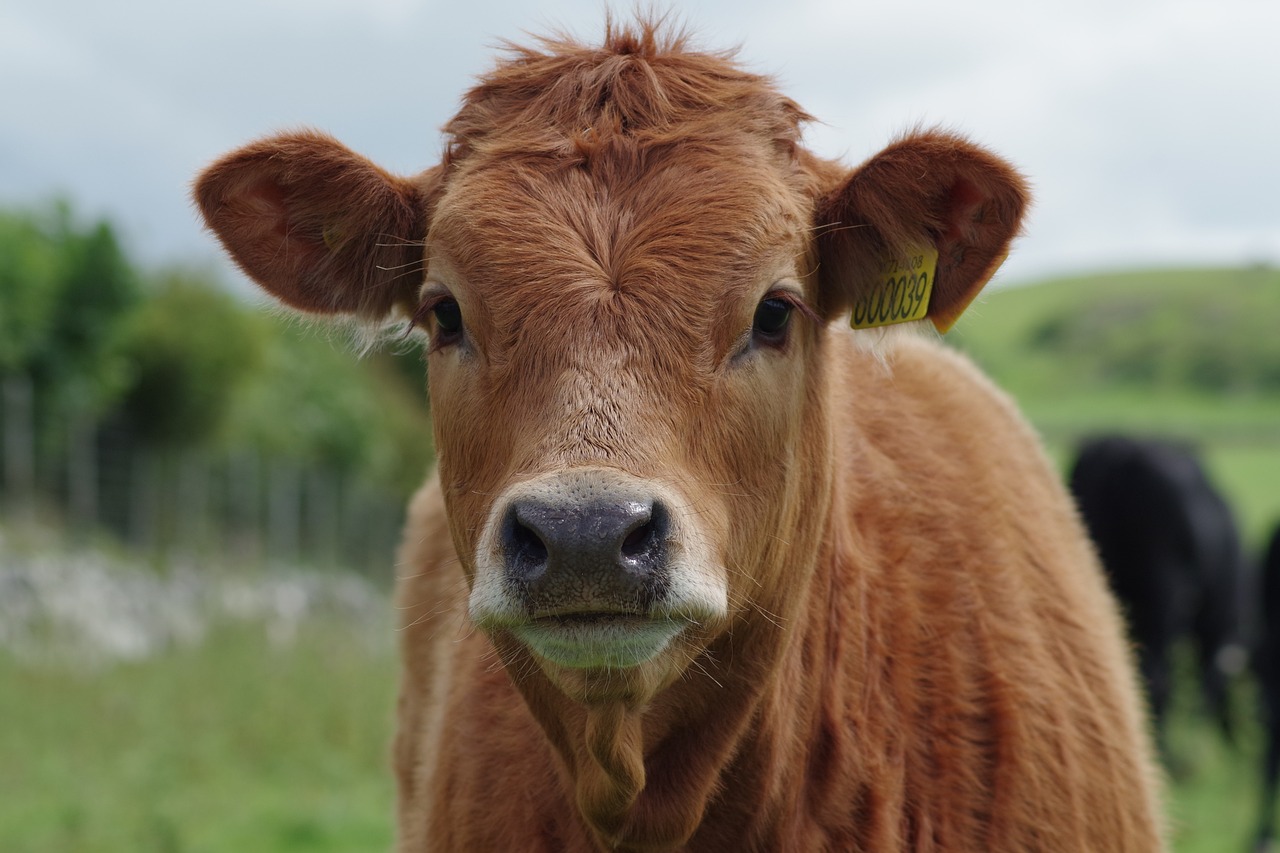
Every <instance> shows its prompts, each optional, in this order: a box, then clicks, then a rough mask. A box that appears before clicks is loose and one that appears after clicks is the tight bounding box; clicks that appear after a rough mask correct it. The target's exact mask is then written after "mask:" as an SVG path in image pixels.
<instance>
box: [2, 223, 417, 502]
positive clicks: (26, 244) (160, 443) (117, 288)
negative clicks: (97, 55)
mask: <svg viewBox="0 0 1280 853" xmlns="http://www.w3.org/2000/svg"><path fill="white" fill-rule="evenodd" d="M332 337H333V336H332V335H330V336H329V337H324V336H322V335H317V334H315V333H314V332H307V331H304V330H302V328H301V327H300V325H299V324H297V323H285V322H281V321H279V320H274V319H272V318H271V316H270V311H269V310H264V309H263V308H262V307H260V306H254V305H247V304H243V303H241V302H238V301H236V300H235V299H233V298H232V297H231V296H230V295H229V294H228V293H226V292H225V291H224V290H222V289H221V288H220V287H219V286H218V285H217V283H216V282H215V281H214V280H213V278H212V277H211V276H210V275H209V274H207V273H201V272H199V271H196V270H192V269H182V268H175V269H169V270H165V271H161V272H159V273H154V274H153V273H144V272H139V271H138V270H137V269H136V268H135V266H134V265H133V264H132V263H131V262H130V260H129V259H128V258H127V257H126V255H125V252H124V250H123V248H122V247H121V244H120V242H119V240H118V239H117V237H116V234H115V231H114V229H113V228H112V226H111V225H110V223H108V222H105V221H104V222H97V223H93V224H90V225H81V224H80V223H78V222H77V221H76V219H75V217H74V216H73V214H72V212H71V209H70V207H69V205H67V204H57V205H52V206H51V207H50V208H49V209H48V210H41V211H14V212H3V211H0V376H4V375H6V374H17V375H23V376H26V377H29V378H30V379H31V380H32V381H33V383H34V385H35V389H36V398H37V404H38V408H39V414H38V419H39V423H38V425H37V427H38V430H39V432H40V433H41V436H40V443H41V445H42V446H48V447H56V446H59V442H60V441H62V439H63V437H64V436H63V435H62V432H63V431H64V430H65V429H66V423H67V422H68V420H69V419H71V418H75V419H77V420H80V421H81V422H86V419H95V420H97V421H99V422H105V421H111V422H113V423H116V424H124V425H126V426H127V427H128V429H129V434H130V435H131V436H132V440H133V441H135V442H138V443H140V444H141V445H142V446H144V447H147V448H150V449H155V450H173V449H183V450H190V449H199V448H203V449H206V450H213V449H218V450H233V451H234V450H235V449H237V448H252V449H255V450H257V451H260V452H262V453H265V454H268V455H270V456H271V457H272V458H273V459H276V460H278V461H281V462H288V463H292V464H294V465H295V466H298V467H306V466H322V467H326V468H329V469H333V470H335V471H336V472H339V473H342V474H344V475H349V476H352V477H354V478H355V479H358V480H362V481H364V482H366V483H369V484H371V485H373V484H376V485H379V486H382V487H391V488H393V489H395V490H397V491H400V492H407V491H409V490H410V489H412V488H413V487H414V486H415V485H416V484H417V483H418V482H419V481H420V480H421V478H422V476H423V473H424V472H425V470H426V469H427V467H428V466H429V464H430V461H431V458H432V444H431V428H430V421H429V419H428V417H427V407H426V405H425V393H424V389H425V381H424V374H423V367H422V364H421V360H420V358H418V357H417V356H416V353H415V354H413V355H409V356H395V355H392V354H387V353H382V354H375V355H373V356H368V357H365V358H363V359H361V358H360V357H358V355H357V354H356V352H355V348H354V347H352V346H348V345H346V344H336V345H335V344H334V343H333V342H332ZM0 416H2V413H0Z"/></svg>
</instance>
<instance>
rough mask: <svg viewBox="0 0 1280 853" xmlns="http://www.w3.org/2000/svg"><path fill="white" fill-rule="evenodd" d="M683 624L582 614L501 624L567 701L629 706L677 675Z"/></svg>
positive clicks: (685, 656)
mask: <svg viewBox="0 0 1280 853" xmlns="http://www.w3.org/2000/svg"><path fill="white" fill-rule="evenodd" d="M689 628H690V623H688V622H687V621H684V620H677V619H652V618H646V617H638V616H618V615H612V614H610V615H592V614H584V615H581V616H575V617H570V618H566V617H558V618H547V619H535V620H531V621H530V622H528V623H525V624H522V625H518V626H511V627H510V628H508V629H507V630H508V631H509V633H510V636H511V637H512V639H513V640H515V642H516V643H517V644H518V645H519V646H520V647H521V648H522V649H523V650H524V651H525V652H527V653H528V655H529V658H531V659H532V661H533V662H534V663H536V665H537V667H538V669H539V670H541V671H542V673H543V674H544V675H545V676H546V677H547V679H548V680H549V681H550V682H551V683H552V684H553V685H554V686H555V687H556V688H557V689H558V690H560V692H562V693H564V694H565V695H566V696H567V697H568V698H570V699H572V700H573V701H575V702H579V703H582V704H584V705H598V704H605V703H613V702H623V703H625V704H627V705H633V706H634V705H642V704H645V703H647V702H648V701H650V700H651V699H652V698H653V696H654V695H656V694H657V693H658V692H659V691H660V690H662V689H663V688H664V687H666V686H667V685H668V684H670V683H671V682H672V681H673V680H674V679H675V678H677V677H678V676H679V674H680V671H681V670H682V669H683V666H684V663H685V662H686V661H688V660H689V659H690V650H689V648H687V646H688V645H689V643H690V641H691V639H692V638H690V637H689V636H688V634H689V630H688V629H689Z"/></svg>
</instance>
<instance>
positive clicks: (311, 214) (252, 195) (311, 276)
mask: <svg viewBox="0 0 1280 853" xmlns="http://www.w3.org/2000/svg"><path fill="white" fill-rule="evenodd" d="M440 174H441V169H440V168H439V167H436V168H435V169H429V170H427V171H426V172H423V173H422V174H421V175H419V176H418V177H416V178H402V177H399V176H396V175H392V174H389V173H388V172H385V171H383V170H382V169H380V168H378V167H377V166H375V165H374V164H373V163H371V162H370V161H368V160H367V159H365V158H364V157H361V156H360V155H359V154H356V153H354V152H353V151H351V150H349V149H348V148H346V147H344V146H343V145H342V144H340V143H339V142H337V141H336V140H334V139H332V138H330V137H328V136H325V135H323V134H320V133H314V132H310V131H303V132H300V133H288V134H281V135H279V136H273V137H270V138H268V139H263V140H260V141H258V142H255V143H252V144H250V145H246V146H245V147H243V148H241V149H239V150H238V151H234V152H232V153H230V154H228V155H226V156H225V157H223V158H222V159H221V160H219V161H218V162H216V163H214V164H213V165H212V166H210V167H209V168H207V169H205V170H204V172H203V173H201V175H200V177H199V178H198V179H197V181H196V184H195V188H194V196H195V200H196V203H197V204H198V205H199V207H200V212H201V213H202V214H203V215H204V219H205V222H206V223H207V224H208V225H209V227H210V228H211V229H212V230H213V232H214V233H215V234H216V235H217V236H218V239H219V240H220V241H221V242H222V245H223V247H224V248H225V249H226V250H227V253H228V254H230V255H231V257H232V258H233V259H234V260H235V261H236V263H237V264H239V266H240V268H241V269H243V270H244V271H245V273H246V274H248V275H249V277H250V278H252V279H253V280H254V281H256V282H257V283H258V284H260V285H261V286H262V287H263V289H264V290H266V291H268V292H269V293H271V294H272V295H274V296H276V297H277V298H278V299H280V300H281V301H282V302H284V303H285V304H287V305H289V306H290V307H292V308H296V309H298V310H300V311H306V312H309V313H313V314H355V315H358V316H361V317H363V318H365V319H371V320H381V319H383V318H384V317H386V315H387V314H388V313H390V312H391V311H392V309H393V308H395V307H397V306H399V307H400V308H401V309H402V310H406V309H407V310H408V311H409V312H412V306H413V304H415V302H416V295H417V292H418V288H419V286H420V285H421V283H422V268H423V241H424V239H425V237H426V233H427V224H428V219H429V208H430V205H431V200H432V198H433V196H434V193H435V190H436V188H437V187H438V185H439V183H440Z"/></svg>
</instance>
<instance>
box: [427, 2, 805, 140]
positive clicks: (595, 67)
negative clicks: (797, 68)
mask: <svg viewBox="0 0 1280 853" xmlns="http://www.w3.org/2000/svg"><path fill="white" fill-rule="evenodd" d="M659 30H660V28H656V27H654V26H652V25H640V26H639V27H638V28H634V29H613V28H611V30H610V32H609V34H608V35H607V37H606V41H605V43H604V44H603V45H602V46H600V47H588V46H584V45H581V44H578V43H576V42H573V41H571V40H569V39H567V38H564V39H547V40H543V41H542V42H541V44H540V48H525V47H512V48H511V50H510V54H509V56H508V57H507V58H506V59H505V60H504V61H502V62H500V63H499V64H498V65H497V67H496V68H494V69H493V70H492V71H491V72H489V73H488V74H487V75H485V76H483V77H482V78H481V80H480V82H479V84H478V85H477V86H475V87H474V88H473V89H472V90H471V91H470V92H469V93H468V94H467V96H466V98H465V100H464V103H463V107H462V109H461V110H460V111H459V113H458V114H457V115H456V116H455V117H454V118H453V120H452V121H450V122H449V124H448V125H446V127H445V132H446V134H447V139H448V146H447V151H448V155H447V157H446V160H447V162H450V163H452V164H458V163H460V162H462V161H464V160H466V159H469V158H471V157H473V156H475V155H477V154H480V155H482V156H488V157H497V156H503V155H506V154H512V153H519V154H523V155H529V154H540V155H543V156H555V157H562V158H574V157H578V158H590V157H591V156H592V155H593V154H594V152H595V151H596V150H598V149H599V148H600V147H602V146H605V147H607V146H608V145H609V144H610V140H611V139H612V138H614V137H619V136H621V137H625V138H628V139H631V140H634V141H636V142H639V143H640V144H641V145H642V146H644V147H649V146H663V145H668V144H671V143H673V142H675V141H677V140H680V141H683V142H685V143H688V142H689V141H691V140H703V141H706V142H708V143H709V144H711V145H715V144H717V142H718V141H723V140H726V139H739V140H740V139H743V138H746V137H752V138H755V139H758V140H760V141H764V142H769V143H772V144H774V145H775V146H776V147H778V148H779V150H783V151H789V150H791V149H792V148H793V147H794V146H795V145H796V144H798V142H799V139H800V128H801V125H802V124H803V123H804V122H805V121H807V120H808V119H809V116H808V115H806V114H805V113H804V112H803V111H802V110H801V109H800V108H799V107H798V106H797V105H796V104H795V103H794V102H793V101H791V100H790V99H788V98H786V97H784V96H783V95H781V94H780V93H779V92H778V91H777V89H776V88H775V87H774V85H773V83H772V81H771V80H769V78H767V77H763V76H761V75H757V74H751V73H749V72H747V71H744V70H743V69H741V68H740V67H738V66H737V65H736V64H735V63H734V62H733V61H732V58H731V56H730V55H729V54H725V53H720V54H709V53H703V52H693V51H691V50H688V49H687V47H688V44H687V42H688V40H687V39H686V38H684V37H683V36H682V35H680V34H679V33H668V34H665V35H664V34H663V33H662V32H660V31H659Z"/></svg>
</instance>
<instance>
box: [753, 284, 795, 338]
mask: <svg viewBox="0 0 1280 853" xmlns="http://www.w3.org/2000/svg"><path fill="white" fill-rule="evenodd" d="M791 310H792V306H791V303H790V302H789V301H787V300H786V299H783V298H781V297H778V296H770V297H767V298H765V299H763V300H761V301H760V304H759V305H757V306H756V316H755V320H754V321H753V322H752V324H751V337H752V339H753V340H754V341H755V342H756V343H758V344H767V345H771V346H778V345H780V344H782V343H785V342H786V340H787V326H788V325H790V323H791Z"/></svg>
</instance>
